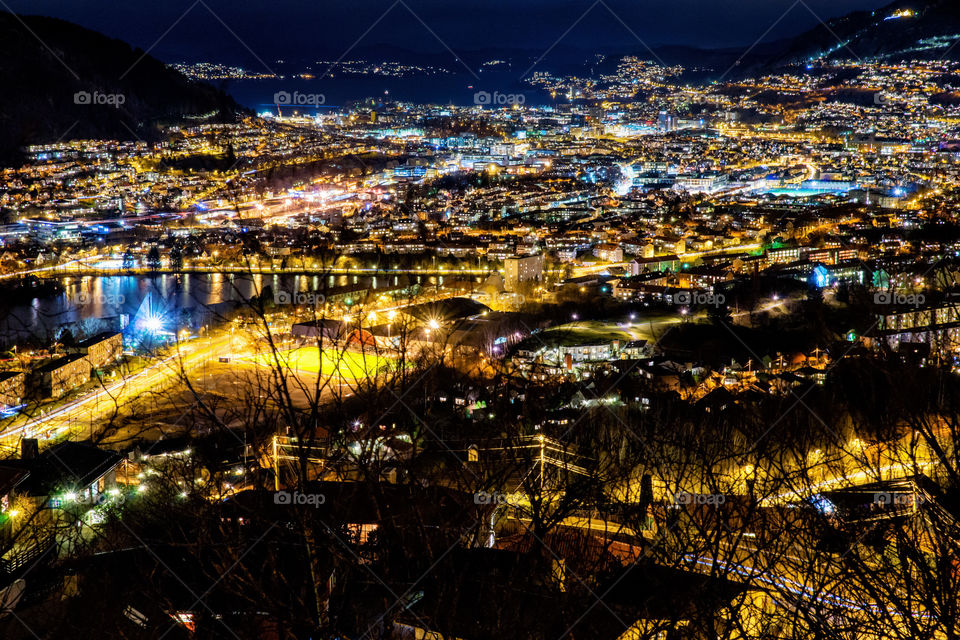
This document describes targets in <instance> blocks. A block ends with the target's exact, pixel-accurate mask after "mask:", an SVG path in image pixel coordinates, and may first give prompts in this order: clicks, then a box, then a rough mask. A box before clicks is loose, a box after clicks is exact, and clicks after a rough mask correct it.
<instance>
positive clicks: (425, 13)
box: [8, 0, 889, 68]
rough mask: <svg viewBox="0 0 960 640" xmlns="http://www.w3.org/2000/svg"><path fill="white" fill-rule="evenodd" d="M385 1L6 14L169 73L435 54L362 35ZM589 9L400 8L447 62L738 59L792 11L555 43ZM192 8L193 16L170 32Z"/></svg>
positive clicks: (665, 1) (659, 5)
mask: <svg viewBox="0 0 960 640" xmlns="http://www.w3.org/2000/svg"><path fill="white" fill-rule="evenodd" d="M395 1H397V2H400V1H402V0H376V1H370V2H364V1H362V0H353V1H347V2H338V3H330V2H318V1H316V0H256V1H252V2H238V1H237V0H169V1H167V0H164V1H159V2H144V1H142V0H135V1H133V2H116V1H115V0H110V1H108V0H71V1H70V2H63V0H20V1H13V2H9V3H8V6H9V8H11V9H13V10H15V11H18V12H21V13H26V14H40V15H50V16H55V17H59V18H64V19H66V20H70V21H72V22H76V23H78V24H81V25H83V26H86V27H89V28H91V29H95V30H97V31H101V32H103V33H106V34H108V35H110V36H113V37H117V38H120V39H123V40H126V41H128V42H130V43H132V44H134V45H136V46H139V47H142V48H144V49H147V48H149V47H151V46H153V45H154V43H155V42H156V45H155V47H154V48H152V49H151V53H153V54H154V55H155V56H157V57H158V58H160V59H162V60H165V61H167V62H175V61H192V60H211V61H217V62H227V63H239V64H244V65H248V66H250V68H253V66H255V65H254V62H255V60H256V58H261V59H263V60H264V61H272V60H276V59H278V58H282V57H297V58H300V57H306V58H307V59H309V58H310V57H314V56H334V57H336V56H339V55H340V54H341V53H343V51H344V50H345V49H347V48H348V47H350V46H351V45H352V44H354V43H355V42H357V41H358V40H359V41H360V45H361V46H373V45H381V44H388V45H394V46H399V47H405V48H408V49H413V50H417V51H443V50H444V47H443V45H442V44H440V42H439V41H438V40H437V38H436V37H434V36H433V35H431V33H430V31H428V30H427V28H426V27H424V26H423V25H422V24H421V23H420V22H419V21H418V20H417V18H416V17H414V16H413V15H412V14H411V13H410V12H409V11H408V10H407V9H406V8H405V7H404V6H403V5H402V4H396V6H394V8H393V9H392V11H390V12H389V13H388V14H387V16H386V17H385V18H384V19H383V20H381V21H380V22H379V23H378V24H377V25H376V26H375V27H374V28H373V29H372V30H370V32H369V33H367V34H366V35H363V34H364V32H365V31H366V30H367V29H368V28H369V27H370V26H371V25H372V24H373V23H374V22H375V21H376V20H377V18H378V17H380V16H382V15H383V14H384V12H385V11H387V9H388V8H389V7H390V6H391V5H392V4H394V2H395ZM593 1H594V0H578V1H576V2H573V1H566V0H560V1H554V2H546V1H545V0H526V1H523V0H492V1H489V2H477V1H465V2H441V1H439V0H408V5H409V7H410V8H411V9H412V10H413V11H414V12H415V13H416V14H417V15H418V16H419V17H420V18H421V19H422V20H423V22H424V23H426V25H428V26H429V28H430V29H431V30H433V32H434V33H435V34H436V36H438V37H439V39H441V40H442V41H443V42H445V43H446V44H447V45H448V46H449V47H450V48H451V49H452V50H454V51H471V50H478V49H486V48H491V49H496V48H505V47H508V48H517V49H525V50H531V51H537V50H539V51H543V50H545V49H546V48H548V47H550V46H551V45H553V44H554V43H555V42H557V41H558V40H561V37H562V40H561V43H562V45H563V46H567V47H577V48H582V49H585V50H590V51H595V50H596V49H597V48H598V47H631V46H637V45H638V44H639V43H638V42H637V39H636V38H635V36H634V35H632V34H631V33H630V30H632V31H633V32H634V33H635V34H636V36H637V37H639V38H640V39H642V40H643V41H645V42H646V43H647V44H649V45H650V46H654V47H655V46H658V45H662V44H686V45H694V46H702V47H738V46H743V47H744V48H746V47H747V46H749V45H750V44H752V43H753V42H755V41H756V40H757V39H759V38H761V37H762V36H763V34H764V33H765V32H767V30H768V29H770V27H771V26H772V25H773V24H774V22H776V21H777V19H778V18H780V17H781V16H783V14H784V13H785V12H786V11H787V10H788V9H789V8H790V7H791V5H794V3H795V2H796V1H797V0H609V2H607V4H608V5H609V7H610V8H611V9H612V10H613V11H614V12H615V13H616V14H617V15H618V16H619V17H620V19H622V21H623V22H624V23H626V25H628V26H629V27H630V30H628V29H627V28H626V27H625V26H623V24H621V23H620V22H619V21H618V20H617V19H616V18H614V17H613V16H612V15H611V14H610V12H609V11H608V10H607V9H606V8H605V7H604V5H603V4H596V5H595V6H594V7H593V9H592V10H590V11H589V12H588V13H587V14H586V16H585V17H583V18H582V20H581V21H580V22H579V23H578V24H576V26H574V27H573V29H571V30H570V31H569V33H567V34H566V35H565V36H564V35H563V34H564V32H566V31H567V30H568V29H570V27H571V25H573V24H574V23H575V22H576V21H577V19H578V18H580V17H581V16H583V14H584V12H585V11H587V9H589V8H590V6H591V4H592V3H593ZM203 2H205V3H206V6H209V7H210V9H211V10H212V11H213V12H214V13H216V14H217V16H219V18H220V19H221V20H222V21H223V23H225V24H221V22H220V21H219V20H218V19H217V18H216V17H214V15H212V14H211V12H210V11H208V9H207V8H206V6H205V5H204V4H203ZM195 3H196V4H195ZM888 3H889V0H806V6H808V7H809V8H810V10H812V11H813V12H814V13H816V14H817V15H818V16H819V17H820V18H822V19H824V20H826V19H829V18H830V17H835V16H838V15H843V14H845V13H848V12H850V11H853V10H858V9H865V10H873V9H876V8H878V7H881V6H884V5H886V4H888ZM191 5H194V6H193V8H192V10H190V11H189V12H188V13H186V16H184V17H183V18H182V20H180V22H178V23H177V24H176V25H175V26H173V28H172V29H171V28H170V27H171V25H173V24H174V22H175V21H177V19H178V18H180V17H181V16H182V15H183V14H184V13H185V12H187V10H188V9H189V8H190V7H191ZM810 10H808V9H807V8H805V6H804V4H802V3H799V4H796V6H794V8H793V9H792V11H790V12H789V13H788V14H787V15H786V17H784V18H783V19H782V20H780V21H779V23H778V24H776V26H774V27H773V28H772V29H771V30H770V31H769V33H767V35H766V39H767V40H771V39H776V38H780V37H786V36H790V35H795V34H797V33H799V32H801V31H803V30H805V29H807V28H810V27H812V26H814V25H815V24H816V21H817V18H816V17H814V15H813V14H812V13H811V11H810ZM225 25H226V26H225ZM168 29H170V30H169V32H167V30H168ZM230 30H232V31H233V32H234V33H235V34H236V37H234V35H232V34H231V33H230ZM165 32H167V33H166V35H164V33H165ZM158 40H159V42H157V41H158ZM241 41H242V42H241Z"/></svg>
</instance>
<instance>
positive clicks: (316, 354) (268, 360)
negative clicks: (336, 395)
mask: <svg viewBox="0 0 960 640" xmlns="http://www.w3.org/2000/svg"><path fill="white" fill-rule="evenodd" d="M277 357H279V359H280V362H281V363H283V365H284V366H286V367H288V368H290V369H294V370H297V371H305V372H308V373H320V374H321V375H324V376H338V377H341V378H347V379H351V380H355V379H357V378H366V377H373V376H375V375H376V374H377V373H378V372H380V371H383V370H384V369H387V368H389V367H390V365H391V364H393V362H394V359H393V358H383V357H380V356H377V355H375V354H373V353H369V352H368V353H357V352H354V351H339V350H336V349H324V350H323V351H322V355H321V350H320V349H318V348H317V347H301V348H299V349H290V350H287V351H279V352H277ZM255 360H256V362H257V364H262V365H267V366H271V365H275V364H276V362H275V360H274V356H273V355H272V354H262V355H259V356H256V358H255Z"/></svg>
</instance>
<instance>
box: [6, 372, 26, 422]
mask: <svg viewBox="0 0 960 640" xmlns="http://www.w3.org/2000/svg"><path fill="white" fill-rule="evenodd" d="M25 381H26V374H24V373H23V372H22V371H0V412H2V411H6V410H8V409H12V408H14V407H19V406H20V405H21V404H22V403H23V394H24V392H25V389H26V382H25Z"/></svg>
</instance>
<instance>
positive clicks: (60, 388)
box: [37, 353, 90, 398]
mask: <svg viewBox="0 0 960 640" xmlns="http://www.w3.org/2000/svg"><path fill="white" fill-rule="evenodd" d="M37 374H38V375H39V376H40V380H41V386H42V388H43V392H44V395H45V396H47V397H54V398H58V397H60V396H62V395H63V394H65V393H67V392H68V391H70V390H71V389H73V388H75V387H78V386H80V385H82V384H84V383H85V382H87V381H88V380H90V363H89V362H88V361H87V359H86V357H85V356H84V355H83V354H80V353H74V354H71V355H68V356H63V357H62V358H57V359H56V360H54V361H52V362H48V363H47V364H45V365H43V366H42V367H40V368H39V369H38V370H37Z"/></svg>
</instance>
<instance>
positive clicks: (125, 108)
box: [0, 13, 243, 163]
mask: <svg viewBox="0 0 960 640" xmlns="http://www.w3.org/2000/svg"><path fill="white" fill-rule="evenodd" d="M0 86H2V87H3V90H2V91H0V162H4V163H11V162H17V161H19V160H20V158H21V151H20V150H21V149H22V147H24V146H25V145H30V144H41V143H49V142H54V141H57V140H59V139H78V138H114V139H124V140H136V139H141V140H148V141H149V140H154V139H156V137H157V136H158V134H159V131H160V127H161V126H162V125H167V124H178V123H181V124H182V123H187V122H192V123H200V122H211V121H223V120H231V119H234V118H236V116H237V115H238V114H240V113H242V112H243V110H242V108H241V107H239V106H238V105H237V104H236V102H234V100H233V99H232V98H231V97H230V96H228V95H227V94H225V93H223V92H222V91H218V90H217V89H215V88H214V87H212V86H210V85H207V84H204V83H200V82H195V81H193V80H190V79H188V78H187V77H185V76H183V75H182V74H181V73H179V72H177V71H176V70H174V69H171V68H169V67H167V66H166V65H164V64H163V63H162V62H160V61H159V60H157V59H155V58H153V57H151V56H150V55H146V54H145V53H144V52H143V51H141V50H140V49H135V48H132V47H131V46H130V45H128V44H126V43H125V42H122V41H120V40H115V39H112V38H108V37H107V36H104V35H102V34H99V33H97V32H94V31H90V30H88V29H85V28H83V27H80V26H77V25H75V24H72V23H69V22H66V21H63V20H58V19H55V18H46V17H40V16H16V15H13V14H10V13H0Z"/></svg>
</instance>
